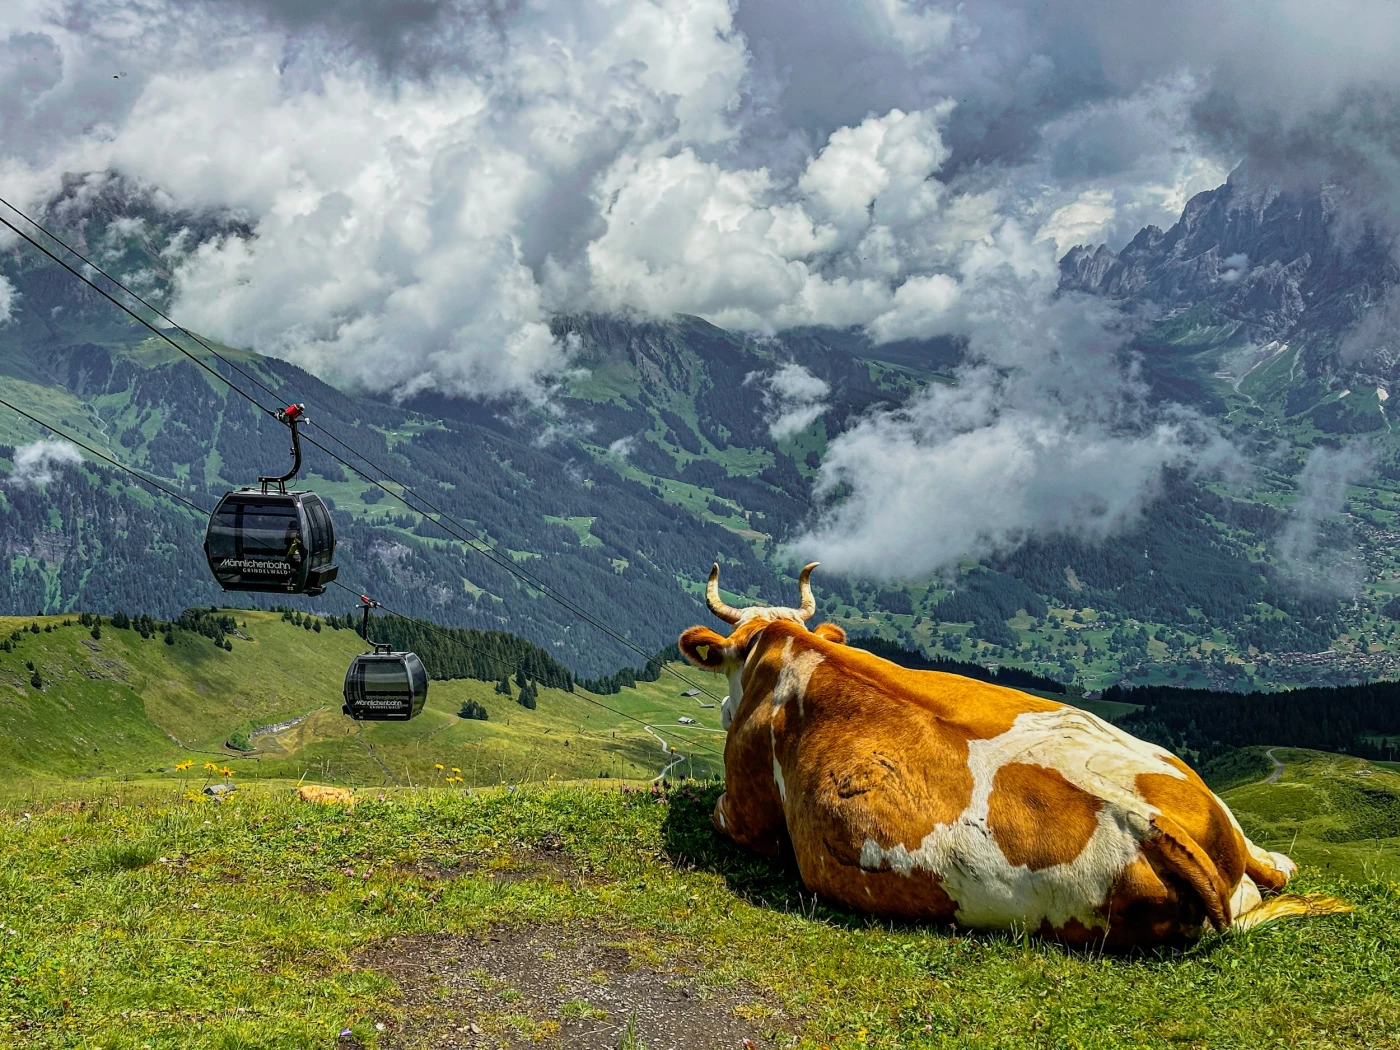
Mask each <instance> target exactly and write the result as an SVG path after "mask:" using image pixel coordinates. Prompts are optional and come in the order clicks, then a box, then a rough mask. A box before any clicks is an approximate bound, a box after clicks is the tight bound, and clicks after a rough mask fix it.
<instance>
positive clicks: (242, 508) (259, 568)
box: [204, 404, 337, 598]
mask: <svg viewBox="0 0 1400 1050" xmlns="http://www.w3.org/2000/svg"><path fill="white" fill-rule="evenodd" d="M276 416H277V420H278V422H280V423H283V424H285V425H286V426H287V428H288V429H289V430H291V432H292V469H291V470H289V471H287V473H285V474H283V475H281V476H280V477H275V478H274V477H266V478H258V487H257V488H244V489H239V490H237V491H236V492H229V493H226V494H225V495H224V498H223V499H221V500H219V505H218V506H217V507H215V508H214V513H213V514H211V515H209V527H208V529H207V530H206V531H205V533H204V556H205V558H207V559H208V561H209V568H210V570H211V571H212V572H213V573H214V579H216V580H217V581H218V582H219V586H220V587H222V588H223V589H224V590H226V591H264V592H272V593H274V594H305V595H309V596H311V597H313V598H314V597H315V596H316V595H318V594H320V593H321V592H322V591H324V590H325V589H326V586H327V584H329V583H330V582H331V581H332V580H334V579H335V577H336V572H337V570H336V567H335V564H334V562H335V529H334V528H333V527H332V525H331V515H330V511H328V510H327V509H326V505H325V504H324V503H322V502H321V497H320V496H318V495H316V493H314V492H288V491H287V482H289V481H291V480H292V478H294V477H296V476H297V473H298V472H299V471H300V470H301V435H300V434H299V433H298V432H297V426H298V425H299V424H301V423H303V422H305V420H306V406H305V405H300V404H297V405H288V406H287V407H286V408H283V409H279V410H278V411H277V413H276Z"/></svg>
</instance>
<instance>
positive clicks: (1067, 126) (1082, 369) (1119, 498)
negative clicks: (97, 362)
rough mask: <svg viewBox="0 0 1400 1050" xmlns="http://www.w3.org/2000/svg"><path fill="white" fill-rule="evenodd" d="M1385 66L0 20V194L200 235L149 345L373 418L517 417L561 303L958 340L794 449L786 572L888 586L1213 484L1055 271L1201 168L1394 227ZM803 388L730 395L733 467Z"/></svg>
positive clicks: (1272, 56)
mask: <svg viewBox="0 0 1400 1050" xmlns="http://www.w3.org/2000/svg"><path fill="white" fill-rule="evenodd" d="M1396 53H1400V8H1397V7H1396V6H1395V5H1393V4H1391V3H1388V2H1381V0H1342V2H1340V3H1337V4H1331V5H1318V4H1315V3H1305V2H1302V0H1287V2H1282V0H1267V2H1253V0H1218V2H1212V3H1205V2H1204V0H1175V2H1160V0H1158V2H1145V0H1074V2H1069V0H1049V2H1037V3H1031V2H1029V0H987V2H985V3H979V4H976V5H964V4H944V3H933V2H927V0H841V2H837V0H802V2H800V3H799V2H797V0H764V2H753V0H737V2H730V0H646V2H642V0H593V2H587V3H579V2H572V3H571V2H567V0H561V2H550V3H543V2H539V0H500V2H496V0H483V2H473V0H458V2H439V0H394V2H373V0H181V2H168V0H10V2H8V3H6V4H5V5H4V10H3V12H0V187H3V189H2V190H0V193H3V194H4V195H7V196H9V197H10V198H11V199H15V200H17V201H19V202H22V203H24V204H27V205H30V206H32V207H39V208H42V207H43V205H44V204H45V202H47V201H49V200H51V199H52V198H53V196H54V194H55V192H56V191H57V189H58V187H59V185H60V181H61V179H62V178H63V176H64V174H65V173H80V174H87V175H88V176H89V179H88V182H87V184H86V186H87V189H88V191H89V192H91V191H95V190H97V189H98V188H99V187H100V186H101V185H102V183H103V180H104V179H107V178H109V177H111V176H113V175H119V176H121V177H122V178H123V179H125V180H128V182H129V184H133V185H139V186H142V187H145V188H146V190H147V191H148V192H150V193H152V194H155V195H158V197H159V199H160V200H162V201H164V202H167V203H168V204H170V205H171V206H172V207H177V208H186V209H195V210H198V209H216V210H220V211H223V212H226V213H228V214H231V215H234V216H237V217H238V218H240V219H242V220H243V221H245V222H246V223H247V224H248V226H249V227H250V228H251V229H252V230H253V234H254V235H253V236H252V237H251V238H249V237H238V236H229V237H227V238H223V239H217V240H213V241H206V242H204V243H202V244H198V245H195V244H192V243H180V244H177V245H176V246H174V248H173V249H172V251H171V253H170V258H169V260H168V261H169V263H170V265H171V267H172V269H173V272H174V273H175V276H176V289H177V291H176V295H175V298H174V300H173V302H172V304H171V306H172V315H173V316H175V317H176V319H177V320H179V321H181V322H182V323H183V324H186V325H187V326H189V327H192V328H195V329H197V330H201V331H203V332H205V333H208V334H211V335H214V336H216V337H218V338H220V339H222V340H224V341H226V342H228V343H231V344H235V345H242V346H250V347H252V348H254V349H256V350H259V351H261V352H264V353H268V354H273V355H277V356H281V357H284V358H287V359H289V360H292V361H294V362H296V363H298V364H300V365H302V366H303V367H306V368H308V369H309V370H311V371H313V372H315V373H316V374H318V375H321V376H322V377H324V378H326V379H328V380H331V381H333V382H337V383H341V384H345V385H350V386H356V385H358V386H364V387H370V388H373V389H376V390H379V391H383V392H388V393H392V394H394V395H396V396H408V395H412V394H413V393H416V392H420V391H424V390H440V391H444V392H448V393H454V394H462V395H467V396H491V397H518V398H523V399H526V400H529V401H534V402H536V403H545V402H547V401H548V400H549V399H550V397H551V393H552V392H553V391H555V390H556V389H557V384H558V383H559V381H560V377H561V376H564V375H565V374H567V372H568V370H569V368H570V367H571V366H570V362H569V349H570V348H569V347H568V346H567V345H563V344H560V343H558V342H556V341H555V340H554V339H553V338H552V336H551V333H550V329H549V321H550V318H551V317H553V316H555V315H557V314H559V313H563V312H572V311H581V310H597V311H606V312H616V313H628V312H631V313H638V314H644V315H652V316H666V315H669V314H673V313H677V312H682V313H691V314H698V315H700V316H702V317H705V318H706V319H708V320H710V321H712V322H714V323H715V324H719V325H721V326H724V327H728V328H732V329H738V330H743V331H747V332H752V333H754V334H756V335H760V336H763V337H770V336H775V335H776V336H778V337H779V338H780V337H781V333H782V332H783V330H785V329H786V328H789V327H792V326H796V325H814V324H816V325H835V326H841V327H855V328H859V329H861V330H863V331H865V332H866V333H867V334H868V335H869V336H870V337H871V338H872V339H874V340H876V341H877V342H882V341H887V340H900V339H920V338H930V337H935V336H946V335H953V336H959V337H963V338H965V339H966V340H967V341H968V345H969V351H970V352H969V359H968V362H967V364H966V365H965V366H964V367H963V370H962V372H961V373H960V375H959V377H958V379H959V383H958V386H957V387H956V388H955V389H952V390H949V389H947V388H942V389H935V390H931V391H929V392H928V393H927V394H926V395H925V396H924V397H923V398H921V399H918V400H916V401H915V402H914V403H913V404H911V405H910V406H908V407H907V408H906V410H904V411H902V412H900V413H892V414H891V413H883V414H882V413H876V414H873V415H871V416H869V417H867V418H865V419H863V420H861V421H859V422H858V423H857V425H856V426H854V427H853V428H852V429H851V430H850V431H849V432H848V433H847V434H846V435H844V436H843V437H841V438H840V439H838V440H837V441H836V442H835V443H833V446H832V448H831V450H830V453H829V455H828V457H827V461H826V463H825V464H824V466H823V474H822V486H823V491H824V492H826V493H828V494H836V493H840V494H841V495H842V498H841V499H840V500H833V502H832V503H831V505H830V506H829V507H828V508H827V510H826V511H825V512H824V514H823V515H822V516H821V518H820V519H819V520H818V521H817V522H816V523H815V524H814V525H813V527H812V528H811V530H810V531H809V532H808V533H807V535H806V536H805V537H804V538H803V539H802V540H801V541H799V543H798V544H797V545H796V548H795V550H796V549H797V548H800V550H801V553H803V554H804V555H805V554H808V553H816V554H819V555H822V556H824V557H825V558H826V559H827V560H828V561H829V562H834V563H835V565H836V567H837V568H840V569H844V570H846V571H850V572H855V573H863V574H869V575H881V574H887V575H888V574H891V573H895V574H903V575H909V574H918V573H922V572H927V571H932V570H934V569H936V568H938V567H940V566H946V565H948V564H950V563H951V561H952V560H955V559H956V558H958V557H966V556H975V555H980V554H986V553H989V552H993V551H995V550H998V549H1004V548H1007V547H1010V546H1014V545H1015V544H1017V543H1019V542H1022V541H1023V540H1024V539H1025V538H1026V537H1027V536H1030V535H1034V534H1037V533H1039V532H1046V531H1050V532H1054V531H1066V530H1079V531H1087V533H1088V534H1091V535H1092V534H1099V533H1103V532H1105V531H1111V530H1113V529H1116V528H1121V527H1124V526H1125V525H1126V524H1127V523H1129V522H1131V521H1132V520H1134V519H1135V517H1136V516H1137V515H1139V514H1141V513H1142V511H1143V508H1144V507H1145V506H1147V505H1148V504H1150V501H1151V498H1152V496H1153V494H1154V492H1155V490H1156V486H1157V485H1158V483H1159V482H1160V477H1161V472H1162V470H1163V469H1164V468H1165V467H1167V466H1171V465H1187V466H1190V467H1191V468H1192V469H1212V468H1213V467H1214V466H1216V465H1218V464H1219V463H1220V462H1222V461H1223V460H1225V459H1228V458H1229V456H1228V454H1227V452H1226V451H1224V450H1222V448H1221V446H1220V442H1219V440H1218V439H1217V438H1216V437H1215V436H1214V435H1212V434H1211V433H1210V432H1209V428H1208V427H1205V426H1203V425H1202V423H1201V421H1199V420H1195V419H1192V418H1190V417H1189V414H1186V413H1184V412H1177V411H1174V410H1172V409H1171V408H1170V407H1168V408H1167V409H1166V410H1163V409H1160V408H1152V407H1150V406H1148V405H1147V403H1146V401H1145V399H1144V397H1143V391H1142V389H1141V386H1140V384H1139V383H1138V381H1137V380H1136V378H1135V376H1134V375H1133V374H1132V373H1131V370H1130V368H1128V367H1127V366H1124V365H1122V364H1121V363H1119V362H1118V360H1117V355H1115V353H1114V351H1115V349H1116V348H1117V347H1118V346H1119V345H1120V344H1121V342H1122V340H1123V339H1124V338H1125V333H1124V332H1123V331H1121V329H1120V328H1119V325H1118V321H1117V320H1116V319H1115V318H1114V317H1113V316H1111V315H1110V313H1108V312H1105V311H1104V310H1103V309H1102V306H1101V304H1098V303H1096V302H1093V301H1087V300H1082V299H1080V298H1076V297H1060V296H1057V295H1056V259H1057V257H1058V256H1059V255H1060V254H1062V253H1063V252H1064V251H1065V250H1067V249H1068V248H1069V247H1071V246H1073V245H1075V244H1079V243H1086V244H1096V243H1099V242H1107V243H1108V244H1109V245H1110V247H1113V248H1115V249H1116V248H1118V247H1121V246H1122V244H1123V243H1125V242H1126V241H1127V240H1128V239H1129V238H1131V236H1132V235H1133V234H1134V233H1136V232H1137V230H1138V229H1140V228H1141V227H1142V226H1143V225H1146V224H1149V223H1153V224H1157V225H1160V226H1163V227H1165V226H1168V225H1170V224H1171V223H1172V222H1173V221H1174V220H1175V219H1176V217H1177V215H1178V214H1179V212H1180V210H1181V207H1182V205H1183V204H1184V203H1185V201H1186V200H1187V199H1189V197H1190V196H1192V195H1193V194H1195V193H1197V192H1200V191H1203V190H1206V189H1209V188H1212V187H1214V186H1216V185H1218V184H1220V183H1221V182H1222V181H1223V180H1224V178H1225V176H1226V174H1227V173H1228V172H1229V171H1230V170H1232V169H1233V168H1234V167H1235V166H1236V165H1237V164H1239V163H1241V162H1246V163H1247V164H1248V165H1249V166H1250V167H1251V169H1252V170H1256V171H1259V172H1263V173H1265V174H1266V175H1267V177H1270V178H1276V179H1293V178H1296V179H1300V180H1304V181H1307V180H1313V181H1315V180H1316V179H1318V178H1337V177H1342V178H1346V179H1348V180H1351V181H1352V182H1354V183H1355V184H1356V185H1357V186H1359V187H1361V189H1362V190H1363V192H1362V194H1361V198H1362V199H1363V200H1364V201H1365V202H1367V204H1368V206H1370V207H1372V208H1374V210H1375V212H1376V214H1378V215H1381V216H1391V215H1394V216H1400V174H1397V173H1398V172H1400V165H1397V164H1396V163H1395V161H1396V159H1397V158H1396V145H1395V143H1396V142H1397V141H1400V136H1396V135H1395V134H1393V133H1392V132H1393V128H1394V121H1395V120H1396V118H1395V117H1394V115H1393V114H1395V113H1397V112H1400V109H1397V107H1395V106H1394V105H1393V104H1392V103H1393V100H1394V96H1395V92H1396V88H1397V83H1396V81H1397V78H1400V63H1395V62H1394V61H1393V56H1394V55H1395V54H1396ZM11 299H12V296H11V295H10V293H9V289H8V287H7V286H3V287H0V312H8V311H9V310H11V309H12V308H13V303H12V302H11ZM813 378H815V377H810V376H808V377H804V376H803V375H801V374H799V373H798V372H792V371H788V372H785V373H777V374H775V375H773V376H771V377H759V379H758V380H756V381H761V382H763V383H765V384H766V385H765V390H766V391H767V393H768V395H769V396H768V398H767V404H768V410H769V412H770V418H769V420H768V422H769V425H770V427H772V428H773V432H774V433H775V434H779V433H788V432H790V428H791V427H793V426H794V425H796V424H799V423H800V422H801V421H802V420H803V419H807V418H815V416H816V414H818V413H819V411H820V406H821V404H822V398H823V397H824V396H825V395H826V391H824V390H821V389H819V388H818V387H817V386H816V385H814V384H813V383H812V382H811V381H810V380H811V379H813ZM987 479H993V483H991V484H987V483H986V482H987ZM1048 493H1054V494H1057V495H1058V496H1059V497H1061V498H1060V499H1058V500H1056V501H1055V502H1056V507H1055V508H1054V509H1053V510H1047V509H1046V506H1045V502H1046V495H1047V494H1048ZM892 535H893V536H894V537H896V539H895V541H893V542H894V545H893V546H891V540H890V537H891V536H892ZM891 551H894V552H895V553H898V554H903V555H905V557H903V558H898V557H896V558H891V557H890V556H889V555H890V552H891Z"/></svg>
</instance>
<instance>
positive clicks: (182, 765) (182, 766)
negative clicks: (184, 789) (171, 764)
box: [175, 758, 194, 773]
mask: <svg viewBox="0 0 1400 1050" xmlns="http://www.w3.org/2000/svg"><path fill="white" fill-rule="evenodd" d="M192 765H194V761H193V760H192V759H188V758H187V759H185V760H184V761H183V762H176V763H175V771H176V772H177V773H183V772H184V771H185V770H187V769H189V768H190V766H192Z"/></svg>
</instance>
